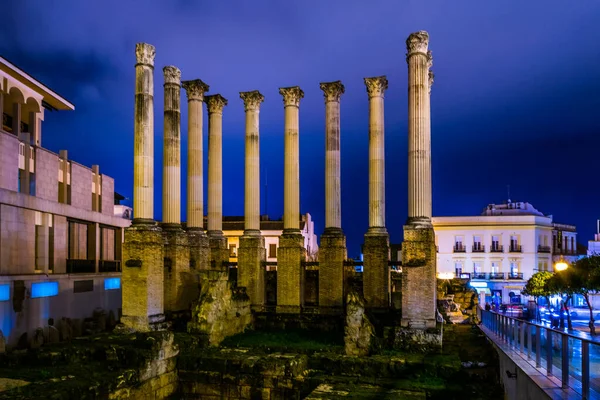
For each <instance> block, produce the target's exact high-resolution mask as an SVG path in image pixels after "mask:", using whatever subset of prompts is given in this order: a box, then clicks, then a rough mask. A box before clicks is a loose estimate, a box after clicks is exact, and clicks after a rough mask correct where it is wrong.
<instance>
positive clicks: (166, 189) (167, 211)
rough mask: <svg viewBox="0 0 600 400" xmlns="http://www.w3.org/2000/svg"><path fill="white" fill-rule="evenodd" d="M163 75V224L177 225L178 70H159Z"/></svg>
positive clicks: (179, 75) (179, 167)
mask: <svg viewBox="0 0 600 400" xmlns="http://www.w3.org/2000/svg"><path fill="white" fill-rule="evenodd" d="M163 72H164V76H165V85H164V90H165V107H164V126H163V129H164V147H163V223H165V224H180V223H181V105H180V100H181V93H180V92H181V71H180V70H179V69H178V68H176V67H173V66H167V67H164V68H163Z"/></svg>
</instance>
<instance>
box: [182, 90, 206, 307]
mask: <svg viewBox="0 0 600 400" xmlns="http://www.w3.org/2000/svg"><path fill="white" fill-rule="evenodd" d="M182 86H183V88H184V89H185V91H186V93H187V99H188V178H187V179H188V185H187V201H188V202H187V232H188V243H189V246H190V271H192V272H195V273H198V272H199V271H201V270H206V269H209V266H210V246H209V243H208V237H207V236H206V233H205V232H204V182H203V180H204V172H203V162H204V155H203V149H202V122H203V121H202V103H203V102H204V93H205V92H208V90H209V86H208V85H207V84H206V83H204V82H202V81H201V80H200V79H195V80H192V81H184V82H182ZM193 295H194V296H196V297H197V295H198V291H197V290H194V292H193Z"/></svg>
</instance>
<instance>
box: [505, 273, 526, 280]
mask: <svg viewBox="0 0 600 400" xmlns="http://www.w3.org/2000/svg"><path fill="white" fill-rule="evenodd" d="M508 279H521V280H522V279H523V273H522V272H510V273H509V274H508Z"/></svg>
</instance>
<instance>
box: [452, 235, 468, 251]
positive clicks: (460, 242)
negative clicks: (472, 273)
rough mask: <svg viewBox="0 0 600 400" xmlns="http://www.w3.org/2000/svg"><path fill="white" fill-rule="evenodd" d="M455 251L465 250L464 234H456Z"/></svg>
mask: <svg viewBox="0 0 600 400" xmlns="http://www.w3.org/2000/svg"><path fill="white" fill-rule="evenodd" d="M454 251H465V245H464V237H463V236H455V237H454Z"/></svg>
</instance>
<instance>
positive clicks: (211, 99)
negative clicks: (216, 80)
mask: <svg viewBox="0 0 600 400" xmlns="http://www.w3.org/2000/svg"><path fill="white" fill-rule="evenodd" d="M204 101H205V102H206V108H208V113H209V114H212V113H222V112H223V107H225V106H226V105H227V99H226V98H225V97H223V96H221V95H220V94H213V95H210V96H204Z"/></svg>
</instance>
